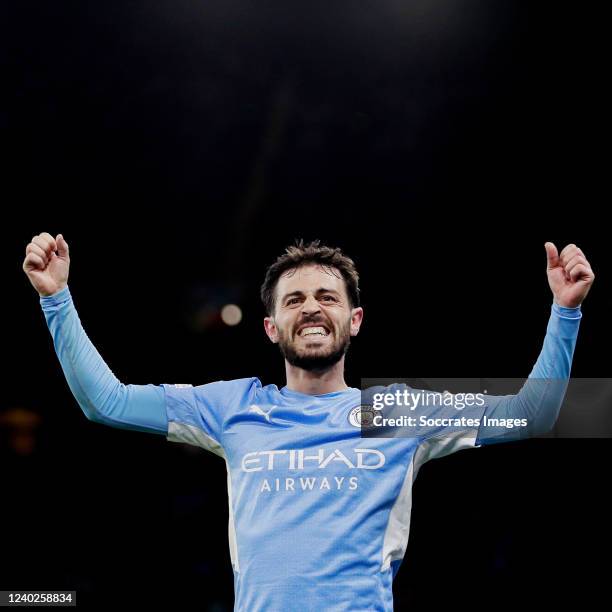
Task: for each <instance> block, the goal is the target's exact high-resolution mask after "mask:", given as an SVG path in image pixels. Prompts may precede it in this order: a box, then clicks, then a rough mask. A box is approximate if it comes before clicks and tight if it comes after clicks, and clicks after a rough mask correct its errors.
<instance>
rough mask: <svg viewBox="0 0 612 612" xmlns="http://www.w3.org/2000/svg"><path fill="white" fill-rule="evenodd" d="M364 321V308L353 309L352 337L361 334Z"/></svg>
mask: <svg viewBox="0 0 612 612" xmlns="http://www.w3.org/2000/svg"><path fill="white" fill-rule="evenodd" d="M362 321H363V308H361V307H359V308H353V310H352V311H351V336H356V335H357V334H358V333H359V328H360V327H361V323H362Z"/></svg>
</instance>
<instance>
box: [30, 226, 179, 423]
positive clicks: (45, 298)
mask: <svg viewBox="0 0 612 612" xmlns="http://www.w3.org/2000/svg"><path fill="white" fill-rule="evenodd" d="M22 267H23V270H24V272H25V273H26V275H27V277H28V279H29V280H30V282H31V283H32V286H33V287H34V289H36V291H37V292H38V295H39V296H40V304H41V306H42V309H43V312H44V316H45V319H46V321H47V325H48V327H49V331H50V332H51V336H52V338H53V343H54V346H55V351H56V353H57V356H58V358H59V360H60V364H61V366H62V370H63V371H64V374H65V376H66V380H67V382H68V386H69V387H70V390H71V391H72V393H73V395H74V397H75V398H76V400H77V402H78V404H79V406H80V407H81V409H82V410H83V412H84V413H85V416H86V417H87V418H88V419H89V420H91V421H94V422H96V423H103V424H105V425H110V426H113V427H119V428H122V429H131V430H135V431H145V432H151V433H158V434H162V435H166V434H167V432H168V421H167V416H166V407H165V395H164V389H163V387H161V386H156V385H124V384H123V383H121V382H120V381H119V380H118V379H117V377H116V376H115V375H114V374H113V373H112V371H111V370H110V368H109V367H108V366H107V365H106V363H105V362H104V360H103V359H102V357H101V356H100V354H99V353H98V351H97V350H96V348H95V347H94V345H93V344H92V343H91V341H90V340H89V338H88V337H87V335H86V333H85V331H84V329H83V326H82V325H81V321H80V319H79V316H78V314H77V311H76V308H75V306H74V303H73V301H72V296H71V294H70V290H69V288H68V272H69V268H70V255H69V249H68V244H67V243H66V241H65V240H64V237H63V236H62V235H61V234H58V235H57V237H56V238H54V237H53V236H51V235H50V234H48V233H46V232H44V233H42V234H39V235H38V236H34V237H33V238H32V241H31V242H30V243H29V244H28V246H27V247H26V257H25V260H24V262H23V266H22Z"/></svg>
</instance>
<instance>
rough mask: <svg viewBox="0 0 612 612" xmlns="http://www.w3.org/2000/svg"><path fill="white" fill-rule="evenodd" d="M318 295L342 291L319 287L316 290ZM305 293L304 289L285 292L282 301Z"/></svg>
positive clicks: (337, 293)
mask: <svg viewBox="0 0 612 612" xmlns="http://www.w3.org/2000/svg"><path fill="white" fill-rule="evenodd" d="M315 293H316V294H317V295H320V294H321V293H335V294H336V295H340V292H338V291H336V290H335V289H326V288H325V287H320V288H319V289H317V290H316V292H315ZM302 295H304V292H303V291H299V290H298V291H292V292H291V293H285V295H283V297H282V299H281V301H282V302H285V300H286V299H287V298H290V297H294V296H295V297H298V296H302Z"/></svg>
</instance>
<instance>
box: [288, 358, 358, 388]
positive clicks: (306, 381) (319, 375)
mask: <svg viewBox="0 0 612 612" xmlns="http://www.w3.org/2000/svg"><path fill="white" fill-rule="evenodd" d="M285 370H286V373H287V389H289V390H291V391H297V392H298V393H306V394H307V395H322V394H323V393H333V392H334V391H345V390H346V389H348V388H349V387H348V385H347V384H346V383H345V382H344V357H342V359H340V361H338V363H336V364H335V365H333V366H332V367H331V368H329V369H327V370H323V371H320V372H311V371H307V370H302V369H301V368H296V367H295V366H292V365H291V364H290V363H288V362H287V361H285Z"/></svg>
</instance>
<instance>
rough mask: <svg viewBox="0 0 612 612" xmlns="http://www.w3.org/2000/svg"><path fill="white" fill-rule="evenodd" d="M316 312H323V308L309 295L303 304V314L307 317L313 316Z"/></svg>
mask: <svg viewBox="0 0 612 612" xmlns="http://www.w3.org/2000/svg"><path fill="white" fill-rule="evenodd" d="M316 312H321V307H320V306H319V302H318V301H317V300H316V299H315V297H314V296H313V295H309V296H308V297H307V298H306V299H305V300H304V301H303V302H302V313H304V314H306V315H312V314H314V313H316Z"/></svg>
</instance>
